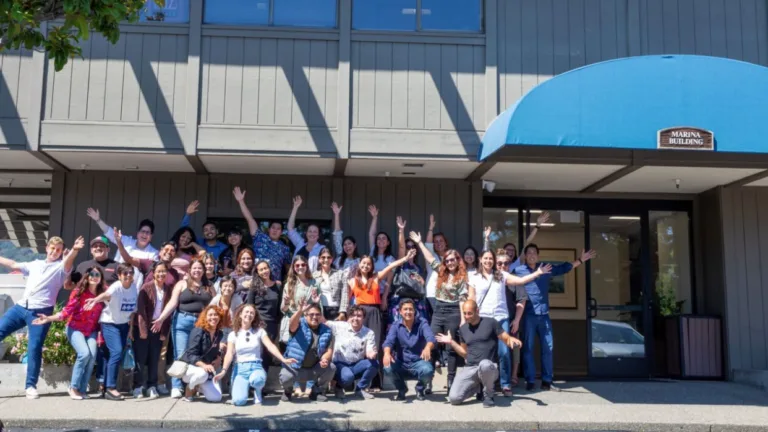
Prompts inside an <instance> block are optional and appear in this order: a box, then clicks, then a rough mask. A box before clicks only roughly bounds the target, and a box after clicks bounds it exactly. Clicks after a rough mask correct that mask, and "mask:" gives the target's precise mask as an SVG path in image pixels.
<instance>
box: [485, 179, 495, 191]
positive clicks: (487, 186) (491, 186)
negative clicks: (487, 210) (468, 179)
mask: <svg viewBox="0 0 768 432" xmlns="http://www.w3.org/2000/svg"><path fill="white" fill-rule="evenodd" d="M483 189H485V190H487V191H488V192H489V193H493V190H494V189H496V182H493V181H490V180H483Z"/></svg>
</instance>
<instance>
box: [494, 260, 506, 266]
mask: <svg viewBox="0 0 768 432" xmlns="http://www.w3.org/2000/svg"><path fill="white" fill-rule="evenodd" d="M508 266H509V263H508V262H506V261H499V262H497V263H496V267H508Z"/></svg>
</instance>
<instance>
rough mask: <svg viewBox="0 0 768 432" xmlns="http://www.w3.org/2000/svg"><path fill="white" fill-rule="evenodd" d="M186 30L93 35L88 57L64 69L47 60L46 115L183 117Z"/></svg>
mask: <svg viewBox="0 0 768 432" xmlns="http://www.w3.org/2000/svg"><path fill="white" fill-rule="evenodd" d="M187 41H188V38H187V36H186V35H173V34H149V33H147V34H142V33H123V34H122V35H121V36H120V39H119V40H118V41H117V43H116V44H115V45H112V44H110V43H109V42H108V41H107V40H106V39H105V38H104V37H103V36H100V35H98V34H93V35H91V37H90V39H88V40H85V41H83V42H82V44H81V45H80V46H81V48H82V50H83V58H75V59H71V60H70V61H69V63H68V64H67V65H66V66H65V67H64V69H63V70H62V71H60V72H54V68H53V60H49V64H48V71H49V73H48V82H47V91H46V104H45V113H44V119H49V120H73V121H110V122H139V123H159V124H172V123H183V122H184V109H185V107H186V104H187V102H186V93H185V91H186V80H187V56H188V49H187Z"/></svg>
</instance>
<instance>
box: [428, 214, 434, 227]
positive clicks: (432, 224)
mask: <svg viewBox="0 0 768 432" xmlns="http://www.w3.org/2000/svg"><path fill="white" fill-rule="evenodd" d="M434 229H435V215H433V214H431V215H429V230H430V231H432V230H434Z"/></svg>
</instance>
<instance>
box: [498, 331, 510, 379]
mask: <svg viewBox="0 0 768 432" xmlns="http://www.w3.org/2000/svg"><path fill="white" fill-rule="evenodd" d="M499 324H501V328H503V329H504V333H506V334H509V318H507V319H503V320H501V321H499ZM511 378H512V358H511V357H510V356H509V346H508V345H507V344H505V343H504V341H503V340H501V339H499V380H500V381H501V388H503V389H509V388H512V381H511Z"/></svg>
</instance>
